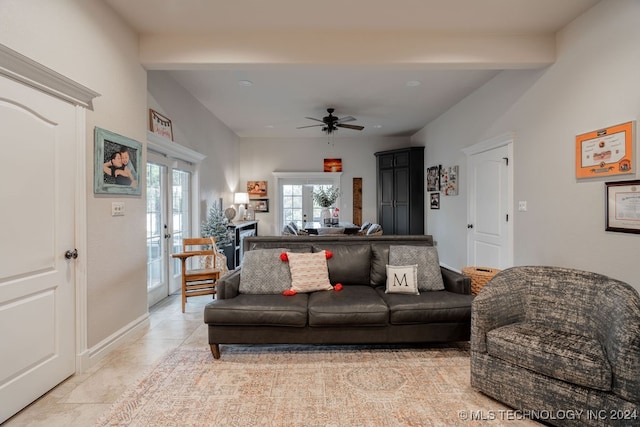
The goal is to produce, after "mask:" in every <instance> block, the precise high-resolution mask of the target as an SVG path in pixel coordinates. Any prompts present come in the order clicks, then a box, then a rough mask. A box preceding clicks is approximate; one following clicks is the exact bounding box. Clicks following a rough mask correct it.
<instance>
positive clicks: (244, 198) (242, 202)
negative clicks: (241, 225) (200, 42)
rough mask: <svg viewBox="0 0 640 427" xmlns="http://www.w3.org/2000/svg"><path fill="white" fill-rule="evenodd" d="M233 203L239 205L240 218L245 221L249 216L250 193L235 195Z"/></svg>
mask: <svg viewBox="0 0 640 427" xmlns="http://www.w3.org/2000/svg"><path fill="white" fill-rule="evenodd" d="M233 203H235V204H237V205H238V218H240V219H245V217H246V214H247V206H246V205H247V203H249V194H248V193H235V194H234V195H233Z"/></svg>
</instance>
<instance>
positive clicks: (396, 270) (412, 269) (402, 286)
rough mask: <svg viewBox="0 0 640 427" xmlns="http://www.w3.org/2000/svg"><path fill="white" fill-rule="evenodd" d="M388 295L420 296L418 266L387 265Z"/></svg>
mask: <svg viewBox="0 0 640 427" xmlns="http://www.w3.org/2000/svg"><path fill="white" fill-rule="evenodd" d="M385 292H386V293H388V294H410V295H420V292H418V265H417V264H414V265H403V266H398V265H387V290H386V291H385Z"/></svg>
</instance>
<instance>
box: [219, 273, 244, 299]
mask: <svg viewBox="0 0 640 427" xmlns="http://www.w3.org/2000/svg"><path fill="white" fill-rule="evenodd" d="M240 270H241V268H236V269H235V270H233V271H232V272H230V273H229V274H227V275H226V276H223V277H222V278H220V280H218V284H217V285H216V299H230V298H235V297H236V296H238V294H239V291H238V290H239V289H240Z"/></svg>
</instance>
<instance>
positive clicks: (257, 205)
mask: <svg viewBox="0 0 640 427" xmlns="http://www.w3.org/2000/svg"><path fill="white" fill-rule="evenodd" d="M251 205H252V206H253V210H254V212H269V199H253V200H252V201H251Z"/></svg>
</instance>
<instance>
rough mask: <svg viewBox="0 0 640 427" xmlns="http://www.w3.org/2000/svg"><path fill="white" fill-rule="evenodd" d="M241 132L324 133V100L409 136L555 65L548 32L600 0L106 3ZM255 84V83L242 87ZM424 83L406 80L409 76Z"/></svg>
mask: <svg viewBox="0 0 640 427" xmlns="http://www.w3.org/2000/svg"><path fill="white" fill-rule="evenodd" d="M104 1H105V2H106V3H108V4H109V5H111V7H113V9H114V10H115V11H116V12H117V13H118V14H119V15H120V16H122V18H123V19H124V20H125V21H126V22H127V23H128V24H129V25H131V26H132V27H133V28H134V29H135V30H136V31H137V32H138V33H139V34H140V38H141V43H140V46H141V47H140V50H141V52H140V55H141V62H142V63H143V65H145V66H146V67H147V68H148V69H149V70H150V72H156V71H162V70H168V71H167V72H168V73H170V74H171V75H172V76H173V78H174V79H175V80H177V81H178V83H179V84H180V85H182V86H183V87H184V88H185V89H186V90H188V91H189V92H191V93H192V94H193V96H195V97H196V98H197V99H198V100H199V101H200V102H201V103H202V104H203V105H204V106H206V107H207V108H208V109H209V110H210V111H211V112H212V113H213V114H214V115H215V116H216V117H218V118H219V119H220V120H222V121H223V122H224V123H225V124H226V125H227V126H228V127H229V128H231V129H232V130H233V131H234V132H235V133H236V134H237V135H239V136H240V137H298V138H300V137H312V136H324V135H323V133H322V131H321V127H311V128H306V129H296V128H297V127H299V126H306V125H311V124H314V122H313V121H311V120H308V119H306V118H305V117H307V116H310V117H315V118H319V119H321V118H322V117H323V116H325V115H326V109H327V108H328V107H334V108H335V109H336V111H335V113H334V114H335V115H337V116H338V117H343V116H347V115H350V116H353V117H355V118H356V119H357V120H356V121H354V122H350V123H351V124H357V125H362V126H364V127H365V129H364V130H363V131H356V130H350V129H339V130H338V131H337V133H336V135H335V137H341V136H344V137H355V136H358V137H359V136H363V137H372V136H410V135H412V134H414V133H415V132H416V131H418V130H419V129H421V128H422V127H424V126H425V125H426V124H427V123H429V122H430V121H431V120H433V119H435V118H436V117H438V116H439V115H440V114H442V113H443V112H445V111H446V110H447V109H449V108H450V107H451V106H453V105H455V104H456V103H457V102H458V101H460V100H461V99H463V98H464V97H465V96H467V95H468V94H469V93H471V92H473V91H474V90H475V89H477V88H478V87H480V86H482V85H483V84H484V83H486V82H487V81H488V80H490V79H491V78H492V77H493V76H494V75H495V74H496V73H498V72H499V71H500V70H502V69H507V68H508V69H530V68H537V67H542V66H546V65H548V64H549V63H551V62H552V61H553V54H554V51H553V48H554V46H553V35H554V34H555V33H556V32H557V31H558V30H559V29H561V28H563V27H564V26H565V25H566V24H568V23H569V22H571V21H572V20H573V19H575V18H576V17H577V16H579V15H580V14H581V13H583V12H584V11H586V10H587V9H589V8H590V7H592V6H593V5H594V4H595V3H597V2H598V0H394V1H389V0H348V1H344V0H341V1H339V0H322V1H314V2H311V1H308V0H306V1H305V0H270V1H267V0H236V1H228V0H227V1H216V0H135V1H131V0H104ZM240 80H250V81H251V82H253V85H252V86H250V87H245V86H240V85H239V84H238V82H239V81H240ZM416 81H417V82H420V84H419V85H418V86H408V85H407V83H408V82H416Z"/></svg>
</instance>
